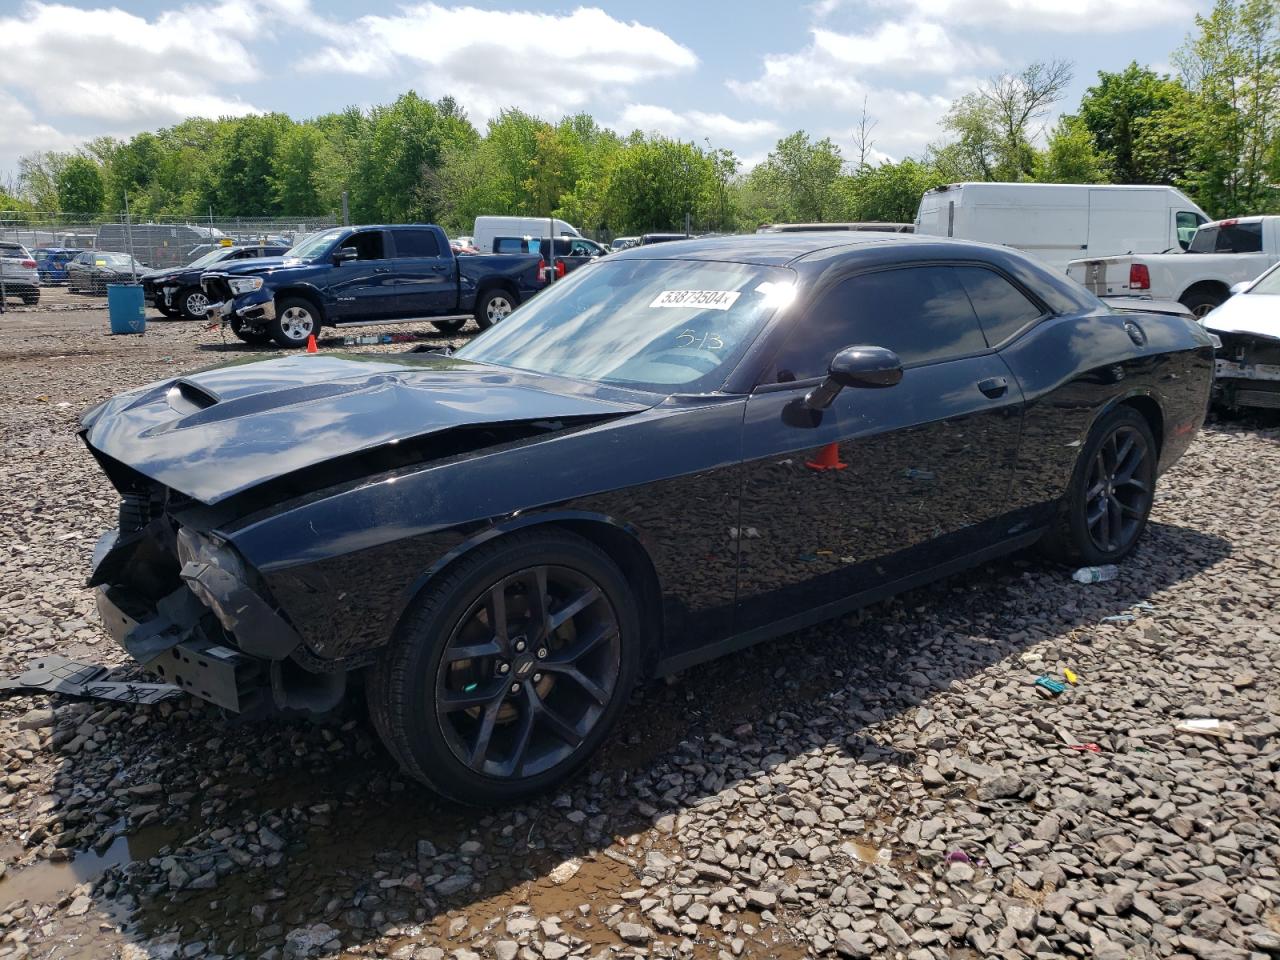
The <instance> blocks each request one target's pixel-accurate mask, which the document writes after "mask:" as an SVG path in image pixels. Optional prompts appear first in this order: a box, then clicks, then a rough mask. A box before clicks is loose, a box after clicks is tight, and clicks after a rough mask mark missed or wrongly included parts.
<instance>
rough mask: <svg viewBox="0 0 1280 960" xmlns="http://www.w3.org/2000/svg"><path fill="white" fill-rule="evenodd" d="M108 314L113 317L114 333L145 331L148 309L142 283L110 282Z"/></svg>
mask: <svg viewBox="0 0 1280 960" xmlns="http://www.w3.org/2000/svg"><path fill="white" fill-rule="evenodd" d="M107 314H108V315H109V316H110V317H111V332H112V333H145V332H146V329H147V311H146V310H145V309H144V308H143V305H142V285H141V284H138V283H108V284H107Z"/></svg>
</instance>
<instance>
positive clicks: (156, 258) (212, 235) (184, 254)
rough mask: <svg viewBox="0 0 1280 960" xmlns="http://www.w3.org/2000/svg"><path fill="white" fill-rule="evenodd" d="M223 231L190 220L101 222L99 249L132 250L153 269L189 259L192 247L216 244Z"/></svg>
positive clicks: (98, 239)
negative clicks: (178, 221) (176, 221)
mask: <svg viewBox="0 0 1280 960" xmlns="http://www.w3.org/2000/svg"><path fill="white" fill-rule="evenodd" d="M225 236H226V234H224V233H223V232H222V231H221V230H218V229H217V228H215V227H202V226H199V225H197V224H189V223H137V224H134V225H133V226H132V227H128V226H126V225H125V224H123V223H104V224H103V225H102V226H100V227H98V236H97V242H96V243H95V244H94V246H95V247H96V248H97V249H99V250H120V251H123V252H126V253H131V254H133V256H135V257H136V258H137V259H138V260H139V261H140V262H142V263H145V264H147V265H148V266H151V267H154V268H156V269H162V268H165V267H180V266H182V265H183V264H185V263H190V262H191V260H192V259H193V251H196V250H198V249H201V248H203V247H204V245H206V244H215V245H216V244H217V243H218V241H220V240H222V239H223V238H224V237H225Z"/></svg>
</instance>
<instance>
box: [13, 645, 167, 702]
mask: <svg viewBox="0 0 1280 960" xmlns="http://www.w3.org/2000/svg"><path fill="white" fill-rule="evenodd" d="M39 692H44V693H60V694H62V695H63V696H67V697H88V698H90V699H93V700H115V701H117V702H119V703H145V704H150V703H160V702H161V701H163V700H174V699H177V698H178V697H181V696H182V695H183V694H182V689H181V688H180V687H177V686H174V685H173V684H172V683H138V682H137V681H134V680H115V679H112V668H110V667H104V666H100V665H98V664H95V663H77V662H76V661H75V660H68V659H67V658H66V657H59V656H49V657H42V658H41V659H39V660H33V661H31V662H30V663H29V664H27V668H26V670H24V671H23V672H22V673H19V674H16V675H10V676H0V696H5V695H7V694H12V693H39Z"/></svg>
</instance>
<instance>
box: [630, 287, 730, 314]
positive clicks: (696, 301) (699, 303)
mask: <svg viewBox="0 0 1280 960" xmlns="http://www.w3.org/2000/svg"><path fill="white" fill-rule="evenodd" d="M738 296H739V294H738V291H737V290H663V291H662V292H661V293H660V294H658V295H657V296H656V297H654V298H653V303H651V304H649V308H650V309H653V308H655V307H684V308H685V309H688V310H728V309H729V308H730V307H732V306H733V305H734V303H735V302H736V301H737V299H738Z"/></svg>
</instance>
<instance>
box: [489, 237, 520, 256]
mask: <svg viewBox="0 0 1280 960" xmlns="http://www.w3.org/2000/svg"><path fill="white" fill-rule="evenodd" d="M493 252H494V253H527V252H528V250H527V247H526V245H525V242H524V241H523V240H522V239H520V238H519V237H498V239H496V240H494V241H493Z"/></svg>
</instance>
